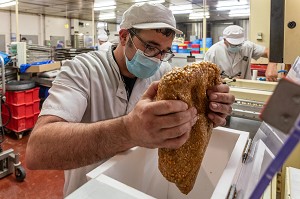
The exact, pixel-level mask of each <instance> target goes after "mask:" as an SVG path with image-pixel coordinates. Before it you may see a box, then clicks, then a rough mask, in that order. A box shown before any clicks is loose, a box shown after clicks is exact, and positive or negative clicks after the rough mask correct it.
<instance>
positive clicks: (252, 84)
mask: <svg viewBox="0 0 300 199" xmlns="http://www.w3.org/2000/svg"><path fill="white" fill-rule="evenodd" d="M225 82H226V83H227V84H228V85H229V87H230V93H232V94H233V95H234V96H235V98H236V100H235V103H234V104H233V113H232V116H235V117H241V118H245V119H250V120H257V121H259V120H260V119H259V114H260V112H261V109H262V108H263V105H264V104H265V102H266V101H267V100H268V99H269V97H270V96H271V95H272V93H273V91H274V89H275V87H276V86H277V82H266V81H252V80H245V79H236V80H235V81H232V80H228V79H226V80H225Z"/></svg>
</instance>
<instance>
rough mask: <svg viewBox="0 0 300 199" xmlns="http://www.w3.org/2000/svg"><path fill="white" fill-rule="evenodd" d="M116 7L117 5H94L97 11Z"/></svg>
mask: <svg viewBox="0 0 300 199" xmlns="http://www.w3.org/2000/svg"><path fill="white" fill-rule="evenodd" d="M113 9H116V6H101V7H94V10H95V11H98V10H113Z"/></svg>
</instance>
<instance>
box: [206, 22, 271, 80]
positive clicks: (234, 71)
mask: <svg viewBox="0 0 300 199" xmlns="http://www.w3.org/2000/svg"><path fill="white" fill-rule="evenodd" d="M260 57H265V58H268V57H269V49H268V48H266V47H264V46H260V45H257V44H255V43H253V42H251V41H245V34H244V29H243V28H242V27H240V26H237V25H231V26H228V27H226V28H225V29H224V31H223V40H222V41H219V42H217V43H216V44H214V45H213V46H211V47H210V48H209V49H208V51H207V52H206V54H205V57H204V60H206V61H211V62H213V63H215V64H217V65H218V66H219V67H220V69H221V71H222V76H223V77H230V78H232V77H237V78H242V79H251V69H250V67H251V59H252V58H253V59H258V58H260ZM265 75H266V79H267V81H277V66H276V63H271V62H269V64H268V67H267V70H266V73H265Z"/></svg>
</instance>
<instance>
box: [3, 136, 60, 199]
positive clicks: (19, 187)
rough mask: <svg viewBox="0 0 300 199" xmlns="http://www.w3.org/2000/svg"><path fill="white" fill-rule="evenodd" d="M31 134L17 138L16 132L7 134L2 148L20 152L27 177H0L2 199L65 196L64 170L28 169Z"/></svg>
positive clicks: (57, 197) (46, 198)
mask: <svg viewBox="0 0 300 199" xmlns="http://www.w3.org/2000/svg"><path fill="white" fill-rule="evenodd" d="M29 136H30V134H29V133H28V132H27V133H26V134H24V135H23V138H21V139H19V140H18V139H17V138H16V136H15V135H14V133H9V134H8V135H6V136H5V141H4V142H3V143H2V149H3V150H7V149H10V148H12V149H14V151H16V152H19V154H20V161H21V164H22V166H23V167H24V168H25V170H26V178H25V179H24V181H23V182H18V181H17V180H16V177H15V175H14V174H11V175H8V176H6V177H4V178H2V179H0V199H6V198H8V199H20V198H22V199H48V198H49V199H61V198H63V184H64V174H63V171H53V170H51V171H49V170H43V171H41V170H28V169H27V168H26V163H25V161H24V159H25V150H26V145H27V141H28V138H29Z"/></svg>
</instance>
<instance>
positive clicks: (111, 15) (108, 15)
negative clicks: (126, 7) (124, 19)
mask: <svg viewBox="0 0 300 199" xmlns="http://www.w3.org/2000/svg"><path fill="white" fill-rule="evenodd" d="M115 18H116V13H114V12H112V13H105V14H100V15H99V19H100V20H104V19H115Z"/></svg>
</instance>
